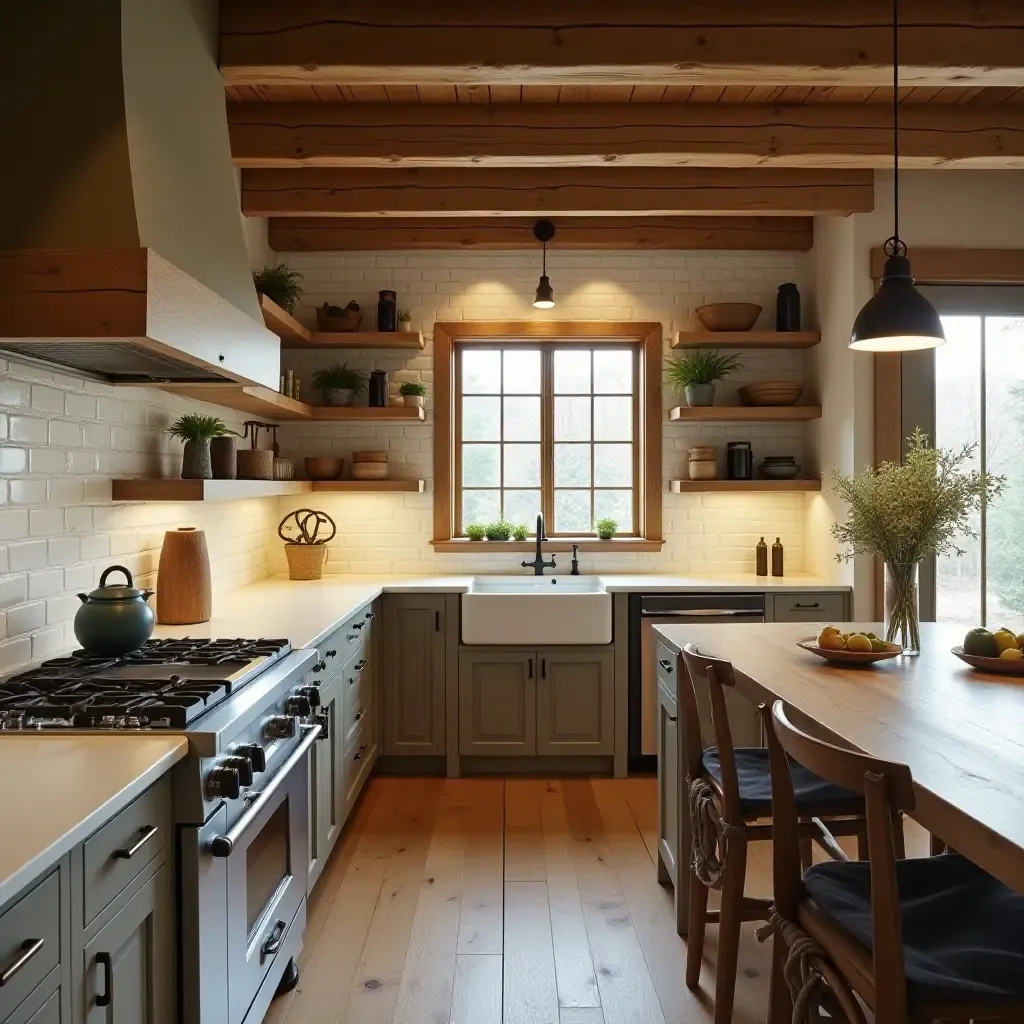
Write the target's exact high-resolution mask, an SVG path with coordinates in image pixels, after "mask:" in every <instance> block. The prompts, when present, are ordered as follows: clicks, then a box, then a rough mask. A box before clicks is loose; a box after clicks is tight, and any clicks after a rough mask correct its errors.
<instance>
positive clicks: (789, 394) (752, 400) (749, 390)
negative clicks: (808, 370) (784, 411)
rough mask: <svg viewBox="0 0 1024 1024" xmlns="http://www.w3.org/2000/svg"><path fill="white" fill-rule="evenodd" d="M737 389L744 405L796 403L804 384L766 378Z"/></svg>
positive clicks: (802, 391)
mask: <svg viewBox="0 0 1024 1024" xmlns="http://www.w3.org/2000/svg"><path fill="white" fill-rule="evenodd" d="M736 390H737V391H738V392H739V396H740V401H741V402H742V403H743V404H744V405H796V403H797V401H798V400H799V398H800V396H801V395H802V394H803V393H804V386H803V384H801V383H799V382H798V381H795V380H764V381H757V382H756V383H755V384H743V385H742V386H741V387H738V388H737V389H736Z"/></svg>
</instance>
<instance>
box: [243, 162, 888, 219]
mask: <svg viewBox="0 0 1024 1024" xmlns="http://www.w3.org/2000/svg"><path fill="white" fill-rule="evenodd" d="M873 202H874V185H873V175H872V172H871V171H834V170H802V169H796V168H785V169H782V168H760V167H759V168H701V167H569V168H566V167H551V168H535V167H519V168H502V167H451V168H436V169H433V168H412V169H408V170H404V169H396V170H379V169H366V168H346V169H335V168H330V169H328V168H318V167H310V168H300V169H297V170H295V169H287V170H264V169H257V170H246V171H243V172H242V211H243V212H244V213H245V214H247V215H249V216H252V217H302V216H310V215H312V216H320V217H325V216H326V217H331V216H334V217H388V216H396V215H397V216H407V217H408V216H413V217H423V216H426V217H431V216H432V217H446V216H447V217H484V216H499V217H516V216H519V217H529V216H534V215H537V214H546V215H548V216H563V217H567V216H573V215H590V216H632V215H636V214H641V215H647V216H658V215H660V216H680V215H686V214H692V213H698V214H803V215H806V214H814V213H863V212H865V211H867V210H870V209H871V208H872V206H873Z"/></svg>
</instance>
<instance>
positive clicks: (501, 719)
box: [459, 651, 537, 756]
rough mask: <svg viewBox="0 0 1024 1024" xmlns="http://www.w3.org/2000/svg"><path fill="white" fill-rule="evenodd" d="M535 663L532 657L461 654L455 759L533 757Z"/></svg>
mask: <svg viewBox="0 0 1024 1024" xmlns="http://www.w3.org/2000/svg"><path fill="white" fill-rule="evenodd" d="M536 665H537V657H536V655H535V654H534V653H533V652H532V651H526V652H521V651H493V652H482V651H461V652H460V653H459V753H460V754H499V755H506V756H507V755H510V754H533V753H535V752H536V749H537V688H536V685H535V682H536V680H535V677H536V674H537V667H536Z"/></svg>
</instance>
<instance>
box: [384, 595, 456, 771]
mask: <svg viewBox="0 0 1024 1024" xmlns="http://www.w3.org/2000/svg"><path fill="white" fill-rule="evenodd" d="M444 620H445V614H444V595H443V594H387V595H385V597H384V634H385V636H386V637H387V642H386V643H385V644H384V753H385V754H398V755H402V754H405V755H424V754H427V755H429V754H443V753H444V676H445V643H444V636H445V634H444V630H445V621H444Z"/></svg>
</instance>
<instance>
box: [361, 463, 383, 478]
mask: <svg viewBox="0 0 1024 1024" xmlns="http://www.w3.org/2000/svg"><path fill="white" fill-rule="evenodd" d="M387 478H388V464H387V463H386V462H353V463H352V479H353V480H387Z"/></svg>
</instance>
